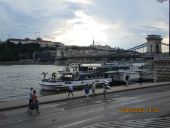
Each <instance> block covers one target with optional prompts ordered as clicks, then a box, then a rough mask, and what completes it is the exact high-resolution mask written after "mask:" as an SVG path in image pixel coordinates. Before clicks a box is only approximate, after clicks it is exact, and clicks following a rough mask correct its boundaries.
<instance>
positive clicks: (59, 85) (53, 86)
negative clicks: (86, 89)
mask: <svg viewBox="0 0 170 128" xmlns="http://www.w3.org/2000/svg"><path fill="white" fill-rule="evenodd" d="M105 81H108V82H112V78H105V79H104V78H103V79H93V80H81V81H55V82H47V81H45V82H44V81H41V82H40V83H39V84H40V85H41V88H42V90H46V91H54V90H62V89H67V88H68V86H69V85H70V84H72V85H73V87H81V86H82V87H83V85H86V84H88V85H92V84H93V82H95V83H96V84H103V83H105Z"/></svg>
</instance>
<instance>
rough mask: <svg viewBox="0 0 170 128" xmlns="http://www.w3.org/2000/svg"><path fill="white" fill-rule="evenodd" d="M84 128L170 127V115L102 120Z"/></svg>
mask: <svg viewBox="0 0 170 128" xmlns="http://www.w3.org/2000/svg"><path fill="white" fill-rule="evenodd" d="M83 128H170V117H159V118H148V119H139V120H123V121H111V122H100V123H96V124H92V125H90V126H86V127H83Z"/></svg>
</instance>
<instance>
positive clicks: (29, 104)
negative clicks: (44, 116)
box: [28, 87, 33, 112]
mask: <svg viewBox="0 0 170 128" xmlns="http://www.w3.org/2000/svg"><path fill="white" fill-rule="evenodd" d="M32 95H33V87H31V88H30V91H29V102H28V112H29V111H30V107H31V104H32Z"/></svg>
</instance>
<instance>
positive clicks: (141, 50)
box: [127, 43, 169, 53]
mask: <svg viewBox="0 0 170 128" xmlns="http://www.w3.org/2000/svg"><path fill="white" fill-rule="evenodd" d="M161 49H162V53H168V52H169V44H166V43H161ZM127 50H128V51H136V52H139V53H146V52H147V43H143V44H140V45H138V46H135V47H132V48H130V49H127Z"/></svg>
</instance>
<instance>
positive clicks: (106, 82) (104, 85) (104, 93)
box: [103, 80, 111, 98]
mask: <svg viewBox="0 0 170 128" xmlns="http://www.w3.org/2000/svg"><path fill="white" fill-rule="evenodd" d="M108 89H111V87H110V86H109V81H106V80H105V82H104V84H103V96H104V98H105V97H106V94H107V90H108Z"/></svg>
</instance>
